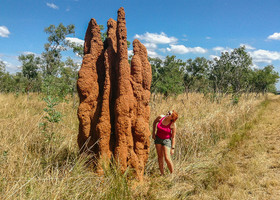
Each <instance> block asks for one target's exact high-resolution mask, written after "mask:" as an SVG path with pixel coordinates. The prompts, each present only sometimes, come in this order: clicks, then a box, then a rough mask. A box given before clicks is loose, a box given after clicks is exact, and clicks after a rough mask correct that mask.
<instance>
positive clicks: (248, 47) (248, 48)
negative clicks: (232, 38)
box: [240, 43, 256, 50]
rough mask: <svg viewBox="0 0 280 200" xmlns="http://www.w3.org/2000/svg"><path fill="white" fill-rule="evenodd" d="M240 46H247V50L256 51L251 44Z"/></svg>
mask: <svg viewBox="0 0 280 200" xmlns="http://www.w3.org/2000/svg"><path fill="white" fill-rule="evenodd" d="M240 46H245V48H246V49H247V50H254V49H256V48H255V47H252V46H251V45H249V44H242V43H241V44H240Z"/></svg>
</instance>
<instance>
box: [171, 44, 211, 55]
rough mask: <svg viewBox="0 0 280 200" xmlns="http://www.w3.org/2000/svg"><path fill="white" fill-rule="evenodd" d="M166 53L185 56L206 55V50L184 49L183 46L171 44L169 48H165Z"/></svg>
mask: <svg viewBox="0 0 280 200" xmlns="http://www.w3.org/2000/svg"><path fill="white" fill-rule="evenodd" d="M166 50H167V51H169V52H172V53H177V54H186V53H206V52H207V50H206V49H204V48H202V47H193V48H192V47H186V46H184V45H174V44H171V45H170V48H166Z"/></svg>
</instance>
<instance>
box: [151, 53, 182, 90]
mask: <svg viewBox="0 0 280 200" xmlns="http://www.w3.org/2000/svg"><path fill="white" fill-rule="evenodd" d="M150 60H151V61H152V62H153V63H152V64H151V65H152V72H153V83H152V91H153V92H159V93H163V94H164V95H165V96H168V95H170V94H179V93H182V92H183V91H184V85H183V76H184V66H185V64H186V63H185V62H183V61H182V60H180V59H176V57H175V56H166V58H165V60H164V61H163V62H162V61H161V60H160V59H151V58H150Z"/></svg>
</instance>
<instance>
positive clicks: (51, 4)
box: [47, 3, 59, 10]
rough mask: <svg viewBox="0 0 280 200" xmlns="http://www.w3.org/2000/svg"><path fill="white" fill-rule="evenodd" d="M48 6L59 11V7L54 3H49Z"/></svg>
mask: <svg viewBox="0 0 280 200" xmlns="http://www.w3.org/2000/svg"><path fill="white" fill-rule="evenodd" d="M47 6H48V7H50V8H52V9H55V10H58V9H59V7H58V6H57V5H55V4H54V3H47Z"/></svg>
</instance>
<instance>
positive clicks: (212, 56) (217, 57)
mask: <svg viewBox="0 0 280 200" xmlns="http://www.w3.org/2000/svg"><path fill="white" fill-rule="evenodd" d="M209 58H210V59H211V60H214V59H215V58H216V59H218V60H219V59H220V56H216V55H210V56H209Z"/></svg>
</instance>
